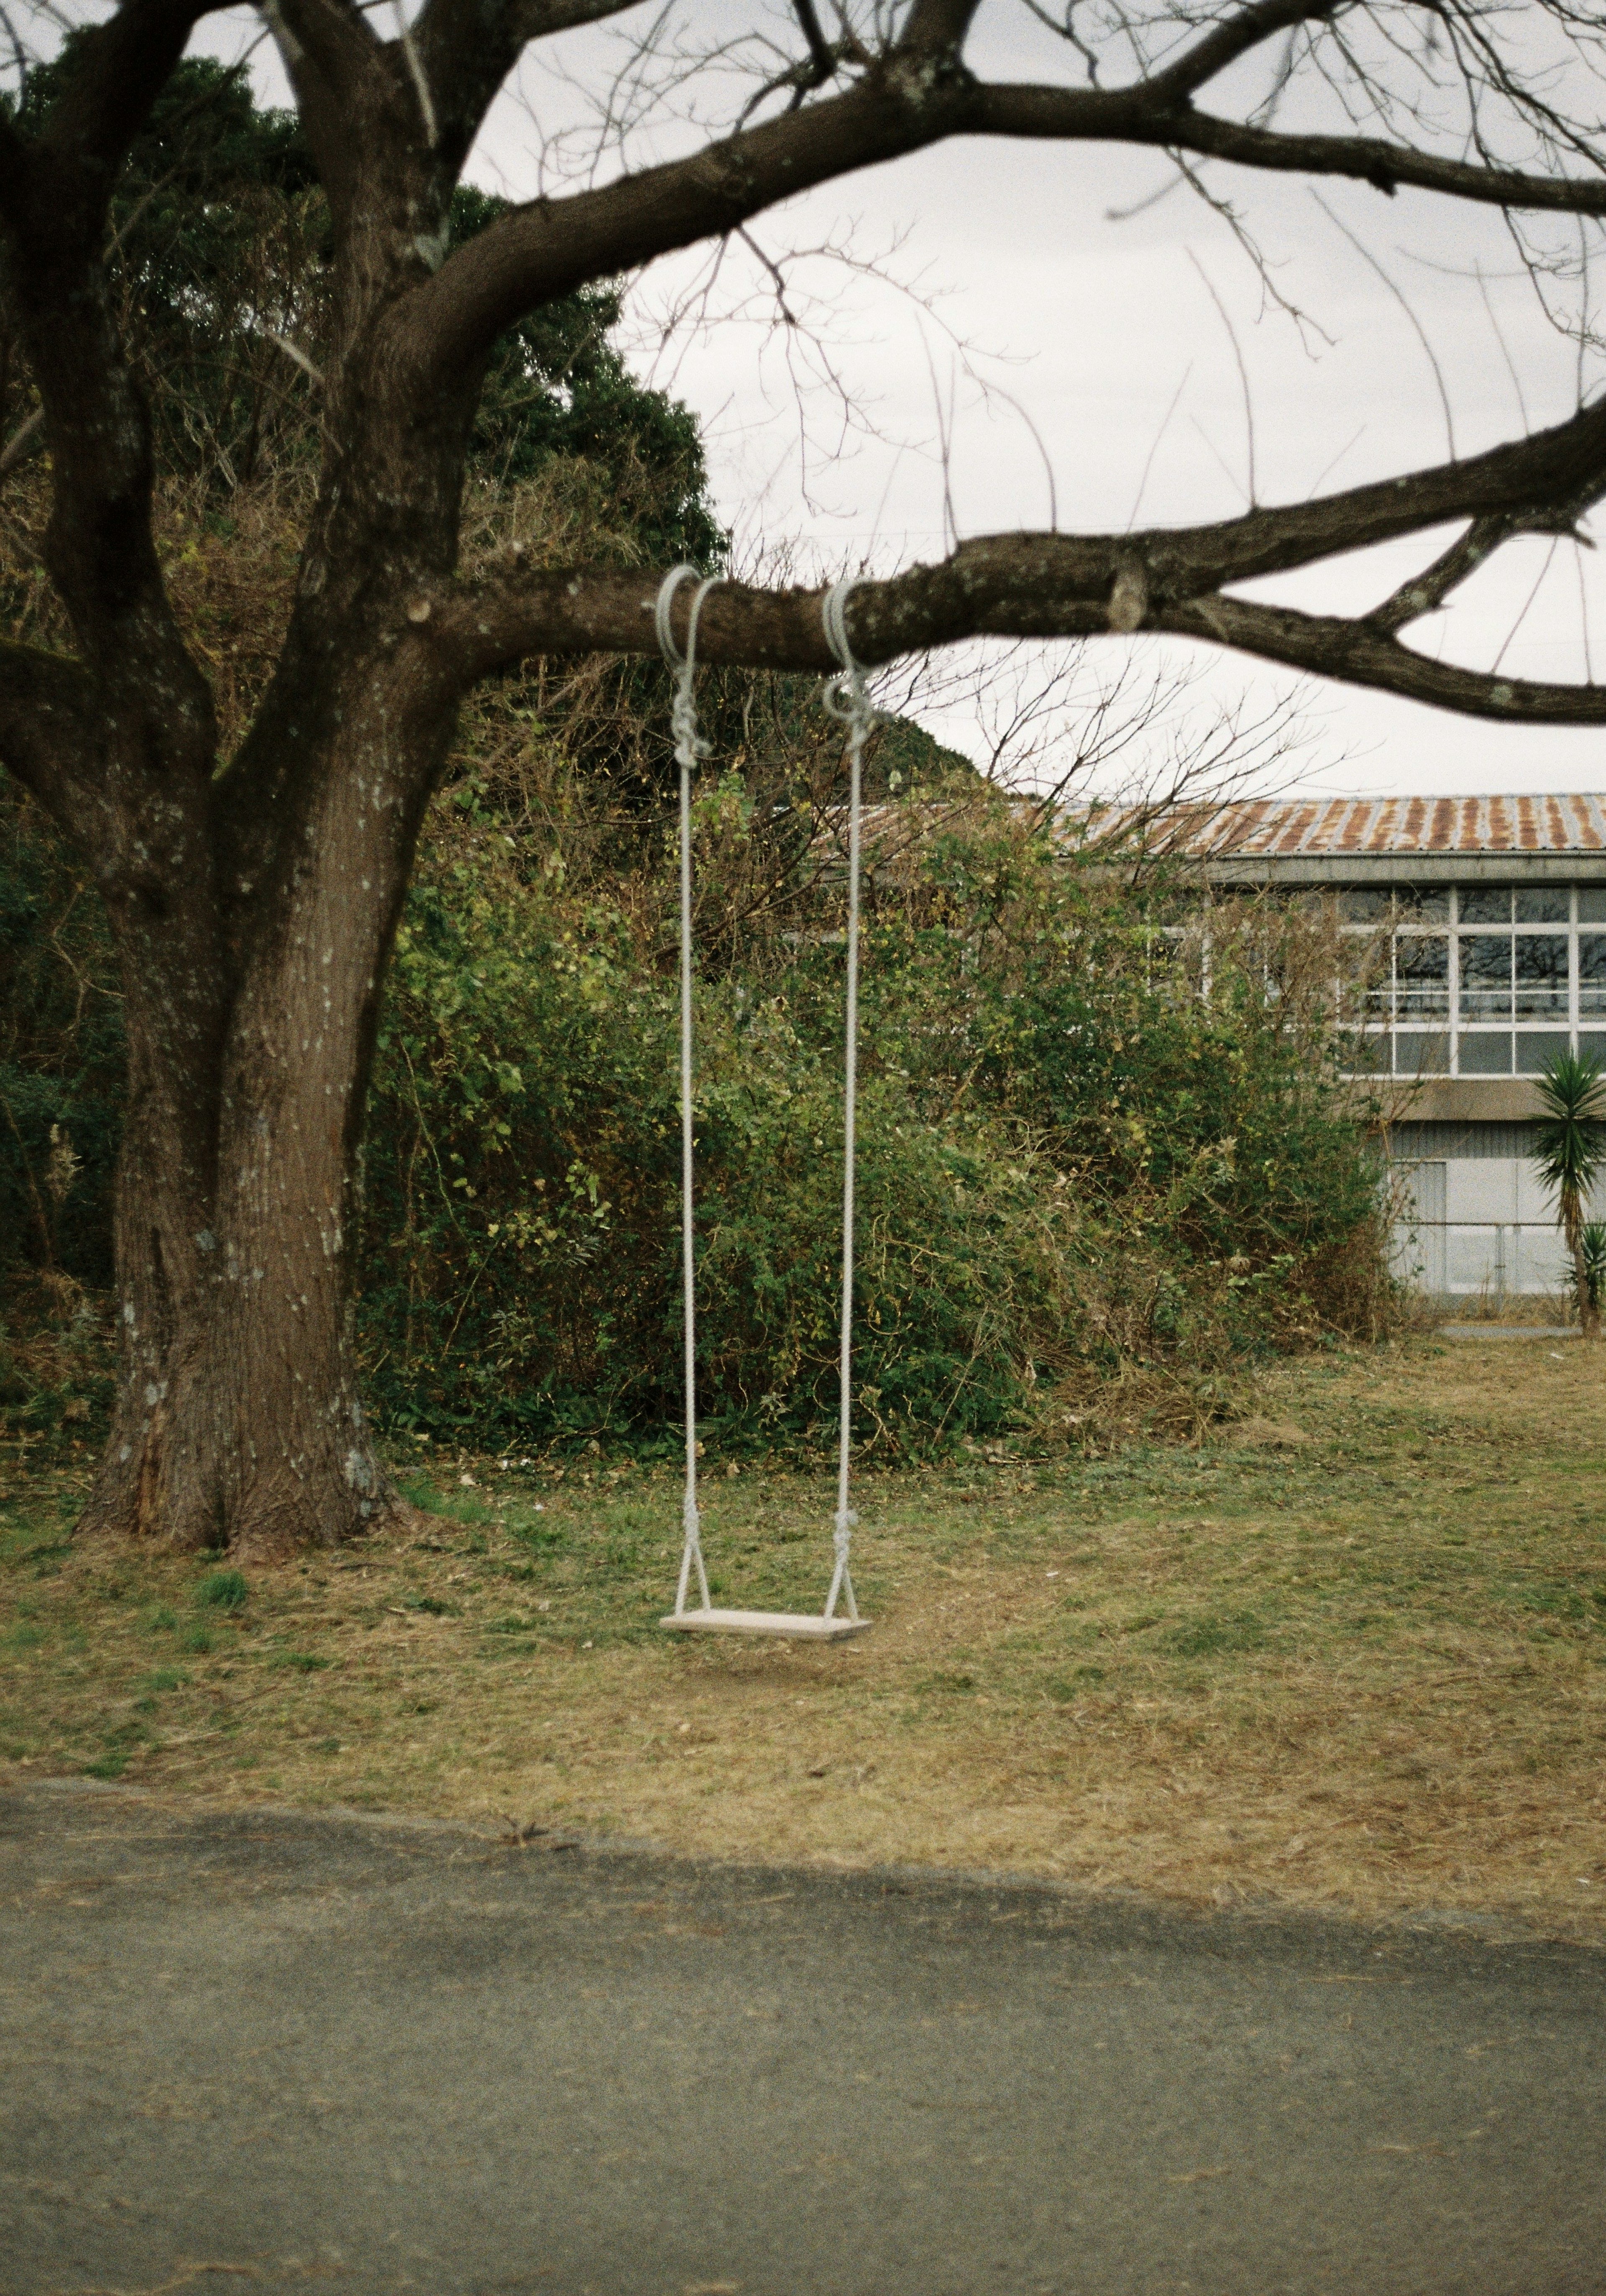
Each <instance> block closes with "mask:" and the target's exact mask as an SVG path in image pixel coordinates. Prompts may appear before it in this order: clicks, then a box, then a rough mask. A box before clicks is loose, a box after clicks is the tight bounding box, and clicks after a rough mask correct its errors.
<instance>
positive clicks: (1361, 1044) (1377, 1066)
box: [1340, 1036, 1388, 1076]
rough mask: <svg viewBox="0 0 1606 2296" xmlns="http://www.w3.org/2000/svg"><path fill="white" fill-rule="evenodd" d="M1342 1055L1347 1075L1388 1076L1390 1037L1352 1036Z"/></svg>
mask: <svg viewBox="0 0 1606 2296" xmlns="http://www.w3.org/2000/svg"><path fill="white" fill-rule="evenodd" d="M1340 1057H1341V1059H1342V1062H1343V1067H1344V1072H1345V1074H1346V1075H1347V1076H1387V1075H1388V1037H1384V1036H1375V1037H1350V1039H1349V1041H1348V1043H1347V1045H1346V1046H1345V1047H1344V1051H1343V1053H1342V1054H1341V1055H1340Z"/></svg>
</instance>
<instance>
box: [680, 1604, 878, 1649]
mask: <svg viewBox="0 0 1606 2296" xmlns="http://www.w3.org/2000/svg"><path fill="white" fill-rule="evenodd" d="M869 1623H870V1622H869V1620H868V1619H827V1618H823V1617H820V1616H819V1615H818V1614H815V1613H811V1612H800V1611H671V1612H670V1614H669V1616H668V1618H666V1619H660V1620H659V1621H658V1624H659V1625H660V1626H661V1627H672V1628H675V1630H676V1631H677V1633H679V1634H686V1635H786V1636H790V1637H791V1638H792V1639H793V1640H794V1641H797V1642H812V1643H840V1642H845V1641H846V1639H847V1637H848V1636H850V1635H861V1634H863V1633H864V1631H865V1629H866V1628H867V1627H868V1626H869Z"/></svg>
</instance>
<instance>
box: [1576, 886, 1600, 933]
mask: <svg viewBox="0 0 1606 2296" xmlns="http://www.w3.org/2000/svg"><path fill="white" fill-rule="evenodd" d="M1578 922H1579V923H1580V924H1581V925H1606V885H1580V886H1579V888H1578Z"/></svg>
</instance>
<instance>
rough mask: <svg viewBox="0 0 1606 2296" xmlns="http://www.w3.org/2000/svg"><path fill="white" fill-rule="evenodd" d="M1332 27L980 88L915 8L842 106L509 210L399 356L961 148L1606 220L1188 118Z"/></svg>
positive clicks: (1229, 37)
mask: <svg viewBox="0 0 1606 2296" xmlns="http://www.w3.org/2000/svg"><path fill="white" fill-rule="evenodd" d="M437 4H441V5H447V4H451V5H457V4H460V0H437ZM1327 12H1329V10H1328V8H1326V7H1325V6H1320V5H1318V6H1312V5H1310V4H1304V0H1263V4H1261V5H1260V6H1258V7H1254V8H1249V9H1247V10H1245V11H1243V12H1242V13H1241V14H1240V15H1239V16H1236V17H1234V18H1233V19H1232V20H1231V21H1230V22H1229V23H1227V24H1224V25H1222V26H1220V27H1218V28H1217V29H1216V30H1215V31H1214V32H1211V33H1210V34H1208V35H1207V36H1206V37H1205V38H1204V39H1202V40H1201V41H1199V42H1198V44H1196V45H1195V47H1194V48H1193V49H1191V50H1190V51H1189V52H1188V53H1187V54H1186V55H1184V56H1183V57H1182V58H1180V59H1179V60H1178V61H1176V62H1175V63H1174V64H1173V65H1171V66H1168V67H1167V68H1166V70H1165V71H1163V72H1161V73H1158V74H1157V75H1156V76H1155V78H1153V79H1151V80H1149V81H1147V82H1142V83H1140V84H1138V85H1136V86H1132V87H1128V88H1120V89H1112V90H1108V91H1105V90H1100V89H1087V88H1062V87H1053V86H1025V85H1022V86H1009V85H1001V84H985V83H982V82H978V81H977V80H976V79H975V78H973V77H972V75H971V74H970V72H969V71H968V69H967V68H966V66H965V64H964V61H963V59H962V55H961V53H960V46H959V43H960V42H961V41H962V38H963V34H964V29H965V26H966V24H967V23H968V19H969V17H970V16H971V15H972V14H973V13H974V9H973V7H970V6H966V5H960V4H958V0H922V4H921V5H920V6H918V7H917V8H916V9H915V11H914V12H913V14H912V16H911V18H910V24H909V29H908V30H907V31H906V32H905V34H904V37H903V38H902V40H900V41H899V43H898V44H897V45H895V46H894V48H893V49H891V50H890V51H889V52H888V53H887V54H886V56H885V57H884V58H882V59H881V60H880V61H877V63H876V64H875V65H874V66H872V67H871V68H870V69H869V70H867V71H866V72H865V73H864V74H863V76H862V77H861V78H860V79H859V80H858V81H856V82H855V84H854V85H853V86H852V87H851V88H849V89H846V90H844V92H843V93H842V94H837V95H834V96H829V97H826V98H824V99H822V100H821V101H819V102H815V103H811V104H809V105H807V106H805V107H804V108H803V109H800V110H796V111H789V112H787V114H786V115H785V116H784V117H782V118H781V119H773V120H768V121H765V122H763V123H762V124H760V125H758V126H756V127H747V128H743V129H741V130H740V131H738V132H737V134H735V135H729V136H727V137H725V138H724V139H723V140H721V142H719V143H711V144H708V145H706V146H704V149H703V150H702V151H700V152H695V153H693V154H692V155H691V156H690V157H689V158H688V159H684V160H674V161H671V162H670V163H668V164H666V165H664V166H663V167H658V168H643V169H641V170H640V171H639V172H638V173H637V174H635V175H631V176H625V177H624V178H623V179H622V180H621V181H620V182H617V183H614V184H605V185H603V186H601V187H599V188H598V189H597V190H595V191H590V192H581V193H574V194H573V195H572V196H571V197H569V198H566V199H563V200H557V201H547V200H541V201H533V202H531V204H530V205H528V206H525V207H522V208H517V209H514V210H512V211H511V212H510V213H509V214H507V215H506V216H504V217H501V218H500V219H499V220H498V222H497V223H495V224H493V225H491V226H490V229H489V230H486V231H483V232H482V233H480V234H478V235H477V236H476V237H475V238H474V240H473V241H472V242H470V243H469V245H467V246H466V247H464V248H461V249H459V250H457V253H456V254H455V255H454V256H453V257H452V258H450V259H449V261H448V262H447V263H446V264H445V266H443V267H442V268H441V271H440V272H439V273H438V274H437V275H436V276H435V277H434V278H433V279H432V280H431V281H429V282H428V283H426V284H425V285H423V286H421V287H420V288H419V289H418V290H416V292H415V293H414V294H413V295H412V296H410V297H409V298H408V300H407V302H406V304H405V306H404V307H401V308H399V310H398V313H397V314H396V324H397V327H398V331H399V338H400V340H399V342H398V344H397V348H398V350H399V353H400V355H401V356H402V357H403V358H408V357H411V358H414V359H416V361H417V362H418V363H419V366H420V369H421V371H422V373H424V374H425V375H439V374H441V373H449V372H450V371H452V370H453V369H454V368H456V367H458V366H461V365H465V364H467V363H469V362H471V361H472V360H473V359H474V358H475V357H478V356H479V355H480V354H481V353H482V352H483V350H484V349H485V348H486V347H487V346H488V345H489V344H490V342H491V341H493V340H495V338H496V336H497V335H498V333H499V332H501V331H502V329H503V328H504V327H507V326H508V325H511V324H513V322H514V321H515V319H517V318H519V317H520V316H523V313H524V312H525V311H527V310H530V309H531V308H533V307H536V306H537V305H539V304H540V303H542V302H545V301H548V300H549V299H553V298H555V297H556V296H560V295H564V294H568V293H571V292H572V291H573V290H574V289H575V288H576V287H578V286H581V285H582V284H584V283H586V282H587V281H589V280H591V279H596V278H601V277H605V276H606V275H608V274H610V273H617V272H620V271H624V270H630V269H633V268H635V267H637V266H639V265H641V264H644V263H648V262H651V261H652V260H653V259H654V258H655V257H657V256H660V255H663V254H666V253H668V252H670V251H671V250H673V249H677V248H681V247H687V246H690V245H693V244H694V243H695V242H697V241H699V240H703V239H708V238H713V237H721V236H724V235H727V234H729V233H731V232H734V231H736V230H737V229H738V228H739V227H740V226H741V225H743V224H745V223H746V222H747V221H749V220H750V219H751V218H752V217H754V216H755V215H757V214H759V213H761V212H762V209H765V208H767V207H770V206H772V205H774V204H775V203H776V202H777V201H780V200H783V199H787V198H790V197H791V196H793V195H794V194H795V193H798V192H801V191H803V190H806V189H808V188H809V187H810V186H811V185H813V184H820V183H825V182H828V181H829V180H831V179H833V178H834V177H836V176H843V175H846V174H849V173H852V172H853V171H855V170H857V169H860V168H867V167H873V166H877V165H878V164H881V163H882V162H884V161H885V160H892V159H896V158H899V157H902V156H903V155H904V154H907V153H909V152H914V151H918V150H920V149H923V148H925V147H927V146H928V145H930V144H933V143H940V142H943V141H944V140H945V139H946V138H948V137H950V136H954V135H1003V136H1009V137H1015V138H1025V139H1028V140H1031V139H1036V138H1041V139H1045V140H1050V141H1055V142H1061V143H1086V142H1095V141H1098V142H1104V141H1109V142H1123V143H1137V144H1149V145H1152V146H1155V147H1157V148H1159V149H1163V150H1171V151H1179V152H1182V151H1186V152H1196V153H1198V154H1200V155H1201V156H1206V157H1213V158H1220V159H1228V160H1235V161H1237V162H1238V163H1240V164H1241V165H1244V166H1248V167H1255V168H1271V169H1275V170H1280V171H1294V172H1301V173H1306V174H1313V175H1326V176H1347V177H1350V178H1351V179H1353V180H1355V181H1356V182H1361V183H1370V184H1375V185H1377V186H1378V187H1379V188H1380V189H1381V190H1384V191H1388V192H1392V191H1393V190H1394V189H1395V188H1396V186H1397V185H1398V184H1412V185H1415V186H1420V187H1421V188H1423V189H1426V190H1429V191H1436V192H1440V193H1446V194H1449V195H1452V196H1454V197H1458V198H1462V199H1470V200H1475V201H1480V202H1482V203H1484V204H1486V205H1491V206H1497V207H1506V208H1526V209H1547V210H1550V211H1552V212H1560V213H1565V214H1575V215H1606V176H1602V180H1601V181H1600V182H1598V183H1594V182H1590V181H1588V180H1587V179H1581V178H1578V177H1574V176H1534V175H1529V174H1525V173H1523V172H1522V171H1520V170H1519V169H1514V168H1488V167H1482V166H1478V165H1476V164H1474V163H1472V162H1470V161H1466V160H1450V159H1443V158H1440V157H1438V156H1437V155H1435V154H1433V153H1431V152H1415V151H1412V150H1411V149H1409V148H1408V147H1406V146H1404V145H1400V144H1395V143H1388V142H1386V141H1384V140H1383V139H1381V138H1380V137H1375V136H1334V135H1282V134H1280V133H1276V132H1274V131H1272V130H1271V129H1268V128H1260V127H1245V126H1242V125H1240V124H1239V123H1236V122H1233V121H1230V120H1222V119H1214V118H1212V117H1210V116H1208V115H1207V114H1203V113H1200V112H1198V111H1195V110H1194V109H1193V107H1192V105H1191V104H1190V102H1188V101H1187V97H1186V91H1187V89H1188V88H1189V87H1190V86H1191V85H1194V84H1196V83H1197V81H1198V80H1200V79H1203V78H1209V77H1210V76H1212V74H1213V73H1214V72H1215V71H1218V70H1221V69H1222V68H1223V66H1224V65H1225V64H1226V63H1227V62H1229V61H1232V60H1234V59H1235V58H1236V57H1238V56H1240V55H1242V54H1244V53H1248V50H1249V49H1250V48H1252V47H1253V46H1254V45H1255V44H1256V41H1258V40H1263V39H1265V38H1267V37H1271V35H1272V32H1273V31H1275V30H1277V29H1287V28H1288V27H1289V25H1290V24H1292V23H1298V22H1302V21H1315V20H1317V19H1318V18H1320V17H1321V16H1322V15H1324V14H1325V13H1327ZM1179 91H1181V93H1180V94H1179Z"/></svg>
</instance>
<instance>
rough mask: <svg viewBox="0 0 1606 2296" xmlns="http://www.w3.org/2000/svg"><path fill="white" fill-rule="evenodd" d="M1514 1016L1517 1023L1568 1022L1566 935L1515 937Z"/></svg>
mask: <svg viewBox="0 0 1606 2296" xmlns="http://www.w3.org/2000/svg"><path fill="white" fill-rule="evenodd" d="M1517 1013H1518V1017H1519V1018H1521V1017H1522V1016H1523V1015H1524V1014H1531V1016H1532V1017H1533V1018H1534V1019H1535V1020H1545V1019H1549V1018H1551V1017H1552V1016H1553V1017H1554V1018H1555V1019H1556V1020H1558V1021H1565V1020H1566V1018H1567V935H1566V934H1565V933H1519V934H1518V936H1517Z"/></svg>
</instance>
